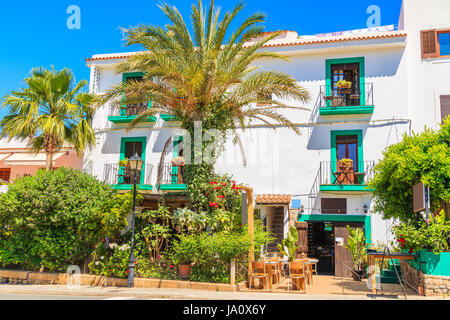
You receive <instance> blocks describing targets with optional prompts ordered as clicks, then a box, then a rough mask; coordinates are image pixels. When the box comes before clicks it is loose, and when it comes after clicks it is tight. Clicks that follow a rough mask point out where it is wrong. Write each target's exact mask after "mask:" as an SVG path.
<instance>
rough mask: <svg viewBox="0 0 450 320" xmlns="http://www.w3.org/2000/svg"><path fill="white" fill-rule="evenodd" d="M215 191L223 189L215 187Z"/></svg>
mask: <svg viewBox="0 0 450 320" xmlns="http://www.w3.org/2000/svg"><path fill="white" fill-rule="evenodd" d="M214 190H222V187H215V188H214Z"/></svg>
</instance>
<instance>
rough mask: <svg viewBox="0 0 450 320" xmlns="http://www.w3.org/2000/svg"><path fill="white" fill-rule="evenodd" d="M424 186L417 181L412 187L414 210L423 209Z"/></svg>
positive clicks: (419, 210) (424, 201) (424, 202)
mask: <svg viewBox="0 0 450 320" xmlns="http://www.w3.org/2000/svg"><path fill="white" fill-rule="evenodd" d="M425 204H426V200H425V186H424V184H423V183H422V182H419V183H418V184H416V185H415V186H414V187H413V210H414V212H421V211H425Z"/></svg>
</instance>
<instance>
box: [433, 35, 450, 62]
mask: <svg viewBox="0 0 450 320" xmlns="http://www.w3.org/2000/svg"><path fill="white" fill-rule="evenodd" d="M435 32H436V52H437V57H438V58H450V54H446V55H441V44H440V43H439V35H440V34H443V33H448V35H449V37H450V29H447V30H436V31H435Z"/></svg>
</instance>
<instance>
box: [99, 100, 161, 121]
mask: <svg viewBox="0 0 450 320" xmlns="http://www.w3.org/2000/svg"><path fill="white" fill-rule="evenodd" d="M148 108H149V106H148V104H147V103H140V104H133V105H126V106H125V105H122V106H111V108H110V109H109V115H108V119H109V121H111V122H114V123H125V122H130V121H132V120H133V119H134V118H136V117H137V116H138V115H142V114H143V113H144V112H145V111H147V110H148ZM142 121H149V122H155V121H156V117H154V116H148V117H145V118H144V119H143V120H142Z"/></svg>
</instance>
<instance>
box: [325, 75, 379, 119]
mask: <svg viewBox="0 0 450 320" xmlns="http://www.w3.org/2000/svg"><path fill="white" fill-rule="evenodd" d="M318 100H319V101H318V103H319V113H320V115H322V116H327V115H340V114H372V113H373V109H374V103H373V83H364V84H361V85H357V86H352V87H350V88H337V87H335V86H332V85H323V86H320V93H319V99H318Z"/></svg>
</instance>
